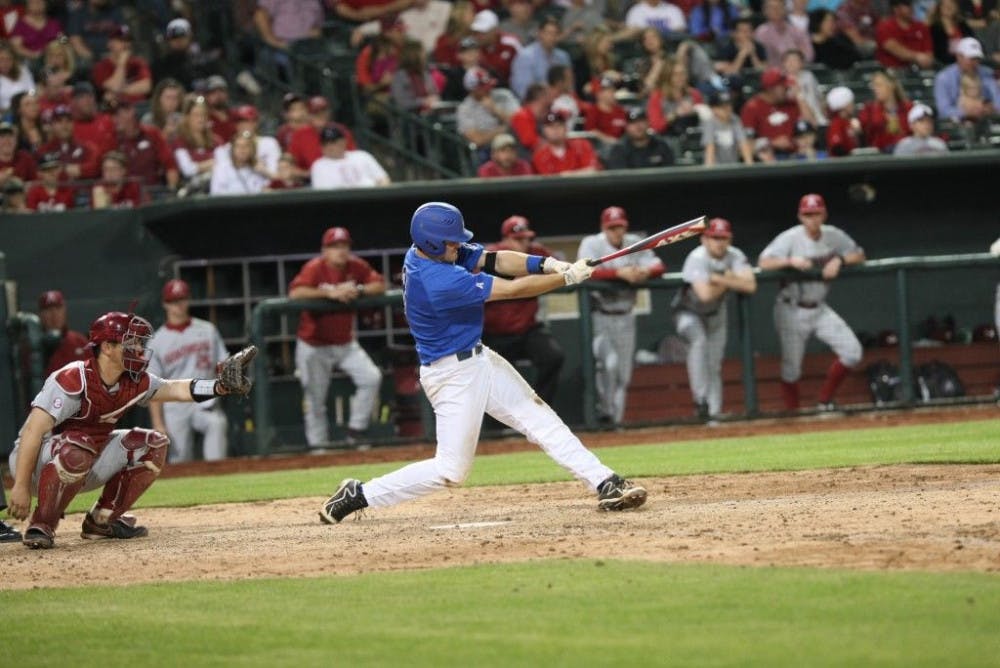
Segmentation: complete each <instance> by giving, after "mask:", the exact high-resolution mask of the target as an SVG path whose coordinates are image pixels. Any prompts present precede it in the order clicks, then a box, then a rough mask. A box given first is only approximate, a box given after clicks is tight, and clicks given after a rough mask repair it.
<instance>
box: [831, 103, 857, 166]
mask: <svg viewBox="0 0 1000 668" xmlns="http://www.w3.org/2000/svg"><path fill="white" fill-rule="evenodd" d="M826 106H827V107H828V108H829V109H830V125H829V127H828V128H827V129H826V150H827V152H828V153H829V154H830V155H831V156H833V157H843V156H845V155H850V154H851V151H853V150H854V149H856V148H857V147H858V146H859V145H860V142H861V137H862V130H861V122H860V121H859V120H858V119H857V118H855V117H854V92H853V91H852V90H851V89H850V88H848V87H847V86H837V87H836V88H831V89H830V92H828V93H827V94H826Z"/></svg>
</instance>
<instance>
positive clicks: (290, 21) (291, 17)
mask: <svg viewBox="0 0 1000 668" xmlns="http://www.w3.org/2000/svg"><path fill="white" fill-rule="evenodd" d="M341 4H347V3H339V2H338V3H337V7H336V9H337V10H338V12H339V11H340V10H341V8H340V7H339V5H341ZM371 18H375V17H371ZM323 19H324V15H323V6H322V5H321V4H320V2H319V0H257V11H256V12H255V13H254V15H253V21H254V25H255V26H256V27H257V34H258V35H260V39H261V40H262V41H263V42H264V45H265V49H266V55H265V58H270V59H271V60H272V61H273V62H274V64H275V65H276V66H277V67H278V68H279V70H281V71H283V73H284V74H285V76H286V77H287V78H289V79H291V76H290V75H291V59H290V57H289V51H291V49H292V48H293V47H294V46H295V45H296V43H298V42H303V41H306V40H311V39H317V38H319V37H321V36H322V34H323ZM366 20H369V19H366Z"/></svg>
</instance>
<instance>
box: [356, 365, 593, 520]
mask: <svg viewBox="0 0 1000 668" xmlns="http://www.w3.org/2000/svg"><path fill="white" fill-rule="evenodd" d="M420 385H421V386H422V387H423V389H424V392H425V393H426V394H427V398H428V399H429V400H430V402H431V406H433V407H434V416H435V419H436V429H437V450H436V451H435V453H434V458H433V459H425V460H424V461H421V462H416V463H413V464H410V465H408V466H404V467H403V468H401V469H399V470H397V471H394V472H392V473H389V474H387V475H384V476H380V477H378V478H374V479H373V480H370V481H369V482H366V483H365V484H364V493H365V499H366V500H367V501H368V505H370V506H373V507H384V506H391V505H393V504H396V503H401V502H403V501H408V500H410V499H415V498H417V497H420V496H424V495H426V494H430V493H432V492H435V491H437V490H439V489H442V488H443V487H445V486H450V485H460V484H461V483H462V482H464V481H465V479H466V477H467V476H468V475H469V470H470V469H471V468H472V460H473V458H474V457H475V454H476V445H477V444H478V442H479V430H480V427H481V426H482V422H483V413H484V412H485V413H488V414H489V415H490V416H492V417H493V418H495V419H497V420H499V421H500V422H502V423H504V424H505V425H507V426H508V427H512V428H514V429H516V430H518V431H519V432H521V433H522V434H524V435H525V436H526V437H527V438H528V440H529V441H531V442H532V443H535V444H536V445H539V446H540V447H541V448H542V450H544V451H545V454H547V455H548V456H549V457H551V458H552V459H554V460H555V461H556V463H558V464H559V465H560V466H562V467H563V468H565V469H567V470H568V471H569V472H570V473H572V474H573V475H574V476H575V477H576V478H578V479H579V480H581V481H583V482H584V483H586V484H587V485H589V486H590V488H591V489H593V490H596V489H597V486H598V485H599V484H600V483H601V482H603V481H604V480H605V479H607V478H608V477H609V476H610V475H612V473H613V472H612V471H611V469H609V468H608V467H607V466H605V465H603V464H602V463H601V462H600V460H598V459H597V457H596V456H595V455H594V454H593V453H592V452H590V451H589V450H587V449H586V448H585V447H584V446H583V443H581V442H580V439H578V438H577V437H576V436H574V435H573V432H571V431H570V430H569V427H567V426H566V424H565V423H564V422H563V421H562V420H561V419H560V418H559V416H558V415H556V413H555V411H553V410H552V409H551V408H550V407H549V405H548V404H546V403H545V402H544V401H542V400H541V399H540V398H539V397H538V395H537V394H535V392H534V390H532V389H531V386H530V385H528V383H527V381H525V380H524V378H522V377H521V375H520V374H519V373H517V371H516V370H515V369H514V367H512V366H511V365H510V363H509V362H508V361H507V360H505V359H504V358H503V357H501V356H500V355H498V354H497V353H495V352H493V351H492V350H490V349H489V348H488V347H486V346H483V352H482V353H481V354H479V355H473V356H472V357H470V358H469V359H466V360H463V361H459V360H458V358H457V357H456V356H455V355H449V356H448V357H445V358H442V359H440V360H438V361H436V362H434V363H432V364H430V365H428V366H421V367H420Z"/></svg>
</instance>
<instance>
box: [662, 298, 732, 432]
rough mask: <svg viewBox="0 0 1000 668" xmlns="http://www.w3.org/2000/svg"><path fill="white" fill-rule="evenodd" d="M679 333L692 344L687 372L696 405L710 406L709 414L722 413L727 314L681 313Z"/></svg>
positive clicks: (721, 311)
mask: <svg viewBox="0 0 1000 668" xmlns="http://www.w3.org/2000/svg"><path fill="white" fill-rule="evenodd" d="M674 323H675V325H676V328H677V333H678V334H679V335H680V336H681V337H683V338H684V340H686V341H687V342H688V353H687V372H688V384H689V385H690V386H691V396H692V398H693V399H694V403H695V404H702V403H706V404H708V414H709V415H718V414H719V413H721V412H722V357H723V355H724V354H725V351H726V312H725V310H719V311H716V312H715V313H714V314H712V315H710V316H702V315H698V314H696V313H692V312H691V311H678V312H677V314H676V315H675V316H674Z"/></svg>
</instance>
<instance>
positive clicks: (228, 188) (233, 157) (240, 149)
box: [208, 132, 271, 195]
mask: <svg viewBox="0 0 1000 668" xmlns="http://www.w3.org/2000/svg"><path fill="white" fill-rule="evenodd" d="M215 155H216V159H215V160H213V162H212V179H211V184H210V186H209V190H208V192H209V193H210V194H212V195H256V194H257V193H262V192H264V190H265V189H266V188H267V185H268V184H269V183H270V182H271V177H270V176H269V175H268V174H266V173H264V170H262V169H261V168H260V165H259V163H258V161H257V141H256V139H255V137H254V136H253V135H252V134H251V133H249V132H240V133H238V134H236V136H234V137H233V141H232V142H230V143H229V144H228V145H226V146H225V147H222V150H221V151H216V153H215Z"/></svg>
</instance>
